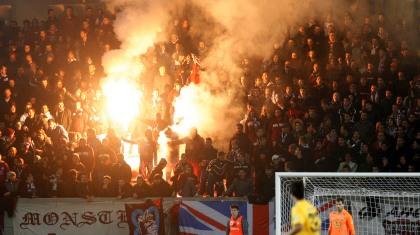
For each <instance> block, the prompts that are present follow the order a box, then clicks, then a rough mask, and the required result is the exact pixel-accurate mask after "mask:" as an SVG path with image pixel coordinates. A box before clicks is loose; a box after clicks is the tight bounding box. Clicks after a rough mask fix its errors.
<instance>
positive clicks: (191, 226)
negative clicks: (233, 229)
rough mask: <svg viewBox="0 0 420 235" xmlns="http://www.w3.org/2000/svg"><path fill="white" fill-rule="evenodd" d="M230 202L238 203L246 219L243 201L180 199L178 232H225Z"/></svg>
mask: <svg viewBox="0 0 420 235" xmlns="http://www.w3.org/2000/svg"><path fill="white" fill-rule="evenodd" d="M232 204H235V205H238V206H239V211H240V213H241V215H242V216H243V217H244V218H245V219H246V220H248V217H249V216H248V207H247V203H246V202H244V201H182V202H181V205H180V208H179V231H180V234H181V235H196V234H197V235H198V234H199V235H218V234H220V235H222V234H223V235H224V234H226V226H227V222H228V221H229V219H230V206H231V205H232ZM251 217H252V216H251ZM248 222H249V220H248ZM248 230H249V231H252V230H250V228H248Z"/></svg>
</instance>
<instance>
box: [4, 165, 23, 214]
mask: <svg viewBox="0 0 420 235" xmlns="http://www.w3.org/2000/svg"><path fill="white" fill-rule="evenodd" d="M18 192H19V181H18V180H17V178H16V173H15V172H13V171H9V172H8V173H7V180H6V182H5V183H4V184H3V185H2V186H1V187H0V197H1V198H0V199H1V201H0V202H1V203H0V209H1V212H2V213H3V211H6V212H7V215H8V216H9V217H12V216H13V215H14V213H15V208H16V201H17V196H18Z"/></svg>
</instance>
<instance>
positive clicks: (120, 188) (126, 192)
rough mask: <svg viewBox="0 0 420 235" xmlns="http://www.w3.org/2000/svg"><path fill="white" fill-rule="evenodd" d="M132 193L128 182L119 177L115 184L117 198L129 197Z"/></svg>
mask: <svg viewBox="0 0 420 235" xmlns="http://www.w3.org/2000/svg"><path fill="white" fill-rule="evenodd" d="M132 195H133V191H132V188H131V185H130V183H128V182H127V181H125V180H124V179H119V180H118V184H117V198H118V199H123V198H127V197H131V196H132Z"/></svg>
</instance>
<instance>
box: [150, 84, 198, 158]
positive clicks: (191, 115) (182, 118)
mask: <svg viewBox="0 0 420 235" xmlns="http://www.w3.org/2000/svg"><path fill="white" fill-rule="evenodd" d="M200 97H201V96H200V89H199V87H198V86H196V85H194V84H190V85H189V86H187V87H183V88H182V89H181V92H180V95H179V96H178V97H177V98H175V100H174V103H173V105H174V117H173V123H174V124H173V125H172V126H171V127H170V128H171V129H172V130H173V131H174V132H176V133H177V134H178V136H179V137H180V138H184V137H187V136H188V135H189V134H190V131H191V129H192V128H194V127H199V126H200V125H203V121H204V120H203V119H204V118H205V117H204V116H203V113H202V112H201V111H200V110H202V107H201V106H200V104H201V102H200V100H199V99H200ZM169 141H170V139H169V138H168V137H167V136H166V135H165V131H162V132H160V133H159V138H158V144H159V150H158V158H159V160H160V159H161V158H166V157H167V156H168V154H169V152H168V151H169V150H168V142H169Z"/></svg>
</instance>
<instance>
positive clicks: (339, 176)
mask: <svg viewBox="0 0 420 235" xmlns="http://www.w3.org/2000/svg"><path fill="white" fill-rule="evenodd" d="M297 180H302V181H303V183H304V186H305V198H306V199H307V200H309V201H311V202H312V203H313V204H314V205H315V206H316V207H317V208H318V211H319V214H320V216H321V221H322V232H321V234H328V225H329V221H328V217H329V213H330V212H331V211H332V210H333V209H334V204H335V200H336V199H337V198H342V199H344V204H345V208H346V210H347V211H349V212H350V213H351V214H352V216H353V220H354V226H355V230H356V235H359V234H363V235H388V234H389V235H391V234H393V235H394V234H395V235H398V234H404V235H415V234H416V235H418V234H419V235H420V173H318V172H316V173H315V172H313V173H305V172H284V173H276V196H275V197H276V200H275V203H276V205H275V210H276V235H284V234H287V232H288V231H289V230H290V211H291V207H292V206H293V203H294V202H293V199H292V197H291V195H290V186H291V184H292V183H293V182H295V181H297Z"/></svg>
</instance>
